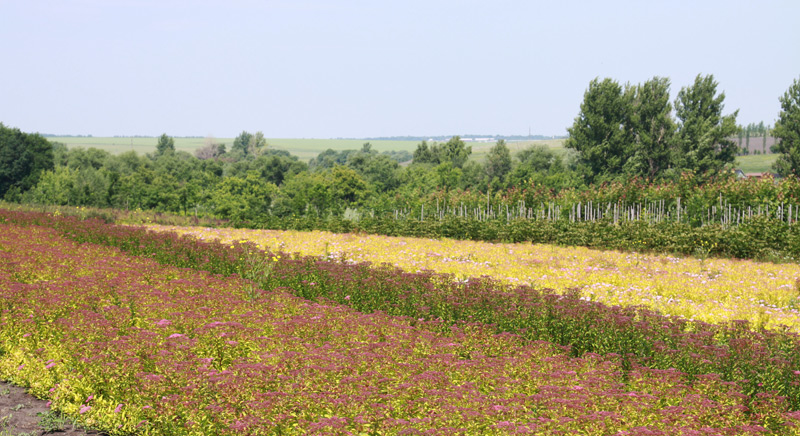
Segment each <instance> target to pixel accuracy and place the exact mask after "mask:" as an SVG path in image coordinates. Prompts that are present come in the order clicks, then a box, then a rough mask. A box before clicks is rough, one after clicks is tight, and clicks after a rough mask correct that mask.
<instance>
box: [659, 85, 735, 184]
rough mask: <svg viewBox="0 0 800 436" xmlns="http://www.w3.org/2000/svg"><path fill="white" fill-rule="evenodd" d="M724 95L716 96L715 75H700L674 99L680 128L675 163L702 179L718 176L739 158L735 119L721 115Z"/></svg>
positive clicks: (731, 116) (676, 136) (676, 135)
mask: <svg viewBox="0 0 800 436" xmlns="http://www.w3.org/2000/svg"><path fill="white" fill-rule="evenodd" d="M724 102H725V93H724V92H722V93H720V94H717V82H716V81H714V76H713V75H707V76H701V75H699V74H698V75H697V77H696V78H695V79H694V83H693V84H692V85H690V86H688V87H685V88H682V89H681V90H680V92H678V98H677V99H676V100H675V115H676V117H677V119H678V128H677V131H676V134H675V144H676V147H675V152H676V153H675V164H676V167H677V168H679V169H681V170H690V171H694V173H695V174H697V175H698V176H700V177H701V178H705V177H708V176H711V175H714V174H717V173H719V172H720V171H721V170H722V169H723V168H724V167H725V165H727V164H731V163H733V162H734V160H735V159H736V143H735V142H734V141H733V140H732V139H731V138H733V137H734V136H736V133H737V131H738V127H737V126H736V116H737V115H738V113H739V111H738V110H736V111H735V112H733V113H732V114H729V115H722V111H723V109H724V108H725V105H724Z"/></svg>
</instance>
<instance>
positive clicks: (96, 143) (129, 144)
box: [47, 136, 419, 161]
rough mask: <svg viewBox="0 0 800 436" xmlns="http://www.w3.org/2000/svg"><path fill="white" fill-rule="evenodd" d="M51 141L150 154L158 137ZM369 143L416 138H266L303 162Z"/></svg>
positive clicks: (192, 143) (185, 145) (201, 141)
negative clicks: (330, 151)
mask: <svg viewBox="0 0 800 436" xmlns="http://www.w3.org/2000/svg"><path fill="white" fill-rule="evenodd" d="M47 139H49V140H50V141H53V142H61V143H64V144H66V145H67V147H69V148H73V147H83V148H90V147H92V148H99V149H101V150H105V151H108V152H109V153H112V154H120V153H124V152H126V151H131V150H133V151H135V152H137V153H139V154H144V153H152V152H154V151H155V149H156V142H158V138H101V137H97V138H94V137H93V138H86V137H80V138H78V137H61V136H58V137H50V138H47ZM233 139H234V138H214V141H216V142H217V143H219V144H225V145H226V146H227V147H228V149H230V147H231V144H233ZM206 141H207V139H206V138H175V149H176V150H178V151H186V152H189V153H194V151H195V150H197V149H198V148H200V147H202V146H204V145H205V144H206ZM365 142H369V143H370V144H372V149H373V150H376V151H392V150H395V151H401V150H407V151H409V152H413V151H414V150H415V149H416V148H417V144H419V142H418V141H368V140H364V139H294V138H288V139H287V138H267V145H268V146H269V147H273V148H276V149H279V150H286V151H288V152H289V153H292V154H294V155H296V156H297V157H298V158H300V159H301V160H304V161H308V160H310V159H312V158H314V157H316V156H317V155H318V154H319V153H321V152H323V151H325V150H327V149H329V148H330V149H333V150H357V149H360V148H361V146H362V145H363V144H364V143H365Z"/></svg>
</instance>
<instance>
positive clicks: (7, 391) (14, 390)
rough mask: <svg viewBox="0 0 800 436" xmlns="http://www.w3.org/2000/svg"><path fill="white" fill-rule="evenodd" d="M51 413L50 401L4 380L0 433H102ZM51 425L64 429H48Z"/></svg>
mask: <svg viewBox="0 0 800 436" xmlns="http://www.w3.org/2000/svg"><path fill="white" fill-rule="evenodd" d="M49 412H50V408H49V407H47V402H46V401H42V400H39V399H37V398H34V397H33V396H32V395H29V394H28V393H27V392H26V391H25V389H24V388H21V387H19V386H14V385H12V384H9V383H5V382H0V436H21V435H25V436H40V435H44V434H53V435H70V436H85V435H102V433H99V432H96V431H87V430H85V429H81V428H78V427H75V426H73V425H72V423H71V422H70V421H68V420H66V419H60V420H59V419H52V418H53V416H54V415H51V414H50V413H49ZM48 415H49V418H50V419H48V418H47V417H48ZM43 418H45V421H43V420H42V419H43ZM47 427H50V428H51V429H52V428H55V427H61V428H62V430H60V431H45V428H47Z"/></svg>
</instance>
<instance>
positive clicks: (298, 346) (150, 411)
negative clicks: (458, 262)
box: [0, 215, 800, 434]
mask: <svg viewBox="0 0 800 436" xmlns="http://www.w3.org/2000/svg"><path fill="white" fill-rule="evenodd" d="M4 216H6V215H4ZM13 219H20V217H17V218H12V219H8V218H7V221H12V220H13ZM32 219H38V218H36V217H32ZM32 219H31V220H29V222H28V223H27V224H31V222H30V221H32ZM46 219H49V218H42V220H43V221H42V223H45V222H46V221H44V220H46ZM56 221H57V220H53V221H51V222H49V223H48V224H50V225H51V226H52V227H54V228H57V229H58V230H53V229H49V228H44V227H39V226H31V225H28V226H26V227H22V226H19V225H10V224H0V226H1V227H2V231H0V247H4V248H5V247H9V248H10V247H13V249H3V250H0V301H2V305H3V312H2V318H1V319H0V341H1V342H0V343H2V346H3V349H4V350H5V353H4V354H3V355H2V356H0V374H2V375H3V377H6V378H8V379H12V380H14V381H16V382H18V383H20V384H24V385H26V386H29V387H30V389H31V390H32V391H33V392H34V393H37V394H38V395H40V396H43V397H46V398H49V399H50V400H51V401H52V404H53V406H54V407H56V408H59V409H60V410H62V411H64V412H65V413H68V414H70V415H72V416H75V417H77V418H78V419H80V420H82V421H83V422H85V423H87V424H90V425H94V426H96V427H99V428H102V429H104V430H105V431H107V432H109V433H113V434H130V433H135V432H148V433H150V434H211V433H213V434H276V433H278V432H281V433H283V434H300V433H313V432H316V433H319V434H346V433H347V432H350V433H354V434H358V433H367V434H369V433H371V432H372V433H382V434H400V433H404V434H413V433H415V432H419V433H426V432H427V433H430V434H454V433H455V434H518V433H523V434H524V433H531V434H559V432H562V433H564V432H566V433H577V432H584V433H585V434H609V433H611V434H613V433H619V432H629V433H631V434H637V433H639V434H644V433H646V432H651V434H681V433H685V434H691V433H692V432H696V431H701V430H702V431H706V430H704V429H707V430H708V431H711V432H712V433H717V434H755V433H762V432H764V431H767V430H769V431H773V432H775V433H778V434H780V433H786V434H791V433H789V432H790V431H792V427H790V426H787V425H786V424H787V423H789V424H791V423H793V422H798V420H797V419H796V417H795V414H793V413H791V410H794V408H793V405H792V404H793V403H792V401H793V399H794V398H796V395H795V394H794V393H793V392H796V391H792V390H791V389H793V388H794V389H796V386H797V383H798V380H800V379H799V378H798V376H797V374H795V371H798V370H800V369H798V367H797V366H796V364H795V361H794V360H793V359H795V358H796V357H793V356H792V354H793V353H796V351H795V350H796V349H795V348H793V347H796V340H795V338H794V337H793V336H792V335H789V334H783V333H781V332H775V333H773V332H766V331H753V330H751V329H749V328H748V326H746V325H740V324H734V325H728V326H713V325H704V324H700V323H693V322H689V321H686V320H679V319H668V318H664V317H661V316H659V315H658V314H655V313H652V312H647V311H644V310H641V309H637V308H633V309H623V308H613V307H607V306H603V305H600V304H596V303H590V302H584V301H583V300H580V299H578V298H576V296H574V295H558V294H553V293H548V292H547V291H537V290H534V289H529V288H509V287H506V286H501V285H499V284H498V283H496V282H494V281H492V280H489V279H475V280H469V281H468V282H462V283H454V282H453V281H452V280H450V281H448V280H447V277H443V276H439V275H436V274H432V273H421V274H411V273H407V272H403V271H399V270H396V269H393V268H388V267H382V268H374V267H370V266H368V265H348V264H344V263H341V262H326V261H320V260H319V259H311V258H300V257H297V256H290V255H285V254H284V255H282V256H281V259H280V260H277V256H276V261H275V262H276V263H275V267H274V269H273V270H272V272H271V274H270V276H269V278H268V279H267V280H266V281H265V282H264V283H261V284H259V289H260V290H261V292H260V294H259V298H255V299H252V298H250V296H249V295H248V294H249V292H248V290H247V289H248V286H247V282H246V281H245V279H243V278H242V277H243V276H244V274H242V272H241V270H240V269H238V268H240V264H239V262H241V259H240V256H242V255H244V254H245V253H246V252H247V250H248V249H250V248H251V247H244V246H242V244H234V247H233V248H231V247H230V246H220V245H221V244H211V243H205V244H197V243H196V241H193V240H190V239H188V238H177V237H174V236H164V235H155V234H151V233H147V232H144V231H142V230H140V229H127V228H118V227H112V226H105V225H98V224H97V223H93V222H89V223H86V222H80V221H69V220H65V221H61V222H56ZM62 234H66V235H69V237H70V238H75V239H77V240H79V241H80V243H76V242H74V241H71V240H67V239H65V238H63V237H62V236H61V235H62ZM90 240H91V241H94V242H102V243H105V244H110V245H112V246H114V247H120V246H124V250H127V251H131V252H137V253H139V254H141V256H136V257H134V256H129V255H126V254H125V253H123V252H122V251H120V250H119V249H118V248H114V247H106V246H100V245H95V244H92V243H87V242H88V241H90ZM165 241H166V242H165ZM198 247H199V248H198ZM170 250H172V251H170ZM184 250H185V251H184ZM215 256H218V257H215ZM149 258H154V259H158V260H159V261H160V262H163V263H158V262H155V261H154V259H149ZM189 266H191V267H193V268H187V267H189ZM200 266H205V267H207V269H210V270H212V271H213V273H210V272H203V271H200V270H198V269H195V268H199V267H200ZM215 268H217V269H215ZM251 281H252V279H251ZM312 282H313V283H314V285H313V286H312V285H310V283H312ZM292 294H294V295H292ZM297 295H300V296H303V297H308V298H312V299H314V300H317V301H318V302H313V301H310V300H306V299H302V298H298V296H297ZM348 296H349V297H350V298H349V299H347V297H348ZM334 303H347V304H346V305H340V304H334ZM348 306H349V307H348ZM356 309H359V310H360V311H357V310H356ZM365 312H377V313H372V314H369V313H365ZM542 339H546V340H548V341H550V342H543V341H542ZM553 342H555V343H556V344H561V346H559V345H555V344H553ZM52 362H58V363H57V365H55V366H53V367H51V368H46V366H47V365H49V364H50V363H52ZM667 365H669V366H667ZM718 370H719V371H718ZM776 386H777V387H780V388H781V389H785V391H784V392H781V391H779V390H778V389H775V387H776ZM90 398H91V399H90ZM87 407H88V408H87ZM81 411H83V412H82V413H81Z"/></svg>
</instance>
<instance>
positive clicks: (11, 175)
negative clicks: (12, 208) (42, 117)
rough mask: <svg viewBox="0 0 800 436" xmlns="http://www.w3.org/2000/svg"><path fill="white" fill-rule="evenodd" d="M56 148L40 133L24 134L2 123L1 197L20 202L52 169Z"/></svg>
mask: <svg viewBox="0 0 800 436" xmlns="http://www.w3.org/2000/svg"><path fill="white" fill-rule="evenodd" d="M53 168H54V165H53V146H52V145H51V144H50V142H48V141H47V139H45V138H44V137H42V136H40V135H39V134H29V133H23V132H21V131H20V130H19V129H16V128H13V129H12V128H8V127H6V126H4V125H3V124H2V123H0V198H3V197H5V198H7V199H9V200H18V199H19V196H20V194H22V192H24V191H27V190H28V189H30V188H31V187H33V186H34V185H36V182H38V181H39V176H40V175H41V173H42V171H45V170H52V169H53Z"/></svg>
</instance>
